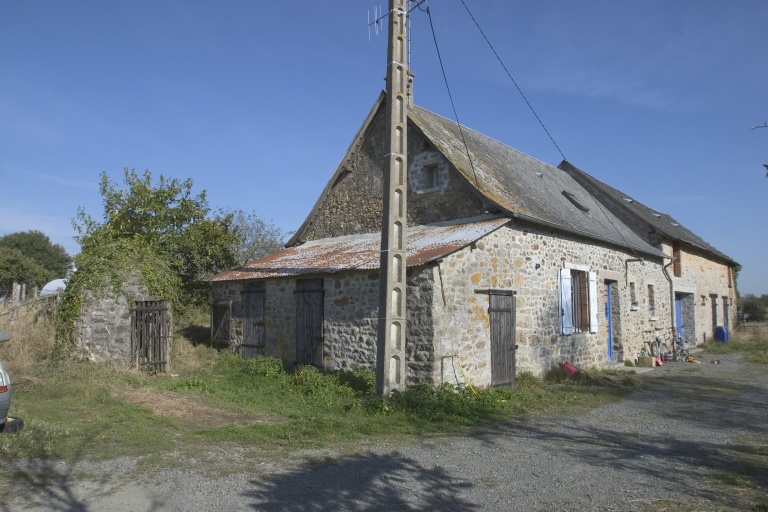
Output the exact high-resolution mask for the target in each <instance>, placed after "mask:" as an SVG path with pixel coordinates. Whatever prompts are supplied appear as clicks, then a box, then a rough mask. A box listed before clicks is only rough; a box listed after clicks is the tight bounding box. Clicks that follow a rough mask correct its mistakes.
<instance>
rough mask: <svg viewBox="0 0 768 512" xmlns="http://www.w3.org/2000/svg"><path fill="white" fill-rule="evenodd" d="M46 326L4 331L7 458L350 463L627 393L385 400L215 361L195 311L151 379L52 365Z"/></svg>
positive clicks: (254, 362) (588, 382)
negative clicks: (335, 459)
mask: <svg viewBox="0 0 768 512" xmlns="http://www.w3.org/2000/svg"><path fill="white" fill-rule="evenodd" d="M50 314H53V313H52V312H48V313H46V312H44V311H42V310H40V311H37V312H34V313H31V314H30V315H29V318H27V320H26V321H25V322H21V323H19V322H18V321H17V323H16V324H15V325H11V326H5V328H10V329H11V330H12V331H13V333H14V338H13V340H12V341H11V342H9V343H6V344H4V346H3V347H2V348H0V350H2V352H0V357H2V358H3V360H4V362H5V363H7V364H6V366H7V369H8V370H9V373H10V374H11V378H12V382H13V384H14V391H13V392H14V395H13V403H12V407H11V413H12V414H13V415H15V416H19V417H21V418H23V419H24V422H25V428H24V430H23V431H22V432H21V433H19V434H16V435H12V436H0V456H2V457H3V458H21V457H39V458H62V459H70V460H76V459H87V460H98V459H108V458H114V457H119V456H140V457H144V458H145V460H146V461H147V463H148V464H151V465H167V464H170V465H175V464H179V462H178V461H179V459H185V460H186V459H189V460H192V461H194V460H197V459H199V458H200V457H203V456H204V455H203V454H205V453H216V452H218V451H221V450H222V449H227V450H234V451H235V452H237V453H242V454H244V457H245V458H246V459H247V457H248V454H249V453H254V454H255V453H258V454H259V455H260V456H263V455H264V454H274V455H275V456H278V455H280V454H285V453H286V451H296V450H302V449H305V448H306V449H313V450H317V449H333V450H340V451H344V450H350V451H354V450H356V449H359V445H360V444H361V443H363V442H379V441H388V440H398V441H400V440H405V439H412V438H413V437H414V436H419V435H439V434H452V433H465V432H467V431H468V430H469V429H473V428H479V427H483V426H487V425H489V424H491V423H494V422H498V421H503V420H505V419H507V418H509V417H512V416H520V415H524V414H533V413H538V412H541V411H555V410H556V411H558V412H569V411H575V412H581V411H582V410H584V408H586V407H591V406H596V405H600V404H602V403H605V402H607V401H610V400H616V399H618V398H619V397H621V396H622V394H623V393H624V391H625V390H626V389H629V387H630V386H631V385H630V384H629V382H630V380H629V376H628V375H626V374H624V372H622V373H623V375H621V376H619V375H611V374H608V373H605V372H590V374H589V375H586V374H583V375H579V376H577V378H570V379H568V378H565V377H563V376H562V375H560V376H549V378H548V379H540V378H536V377H534V376H533V375H531V374H530V373H525V372H524V373H521V374H520V375H518V377H517V389H515V390H511V389H509V388H489V389H475V388H468V387H467V388H464V387H459V388H455V387H453V386H450V385H443V386H437V387H435V386H430V385H415V386H411V387H409V388H407V389H406V390H404V391H402V392H397V393H394V394H393V395H392V396H391V397H389V398H386V399H384V398H381V397H379V396H377V395H376V394H375V391H374V376H373V375H372V374H371V373H370V372H367V371H363V370H360V371H345V372H342V371H326V370H321V369H317V368H314V367H311V366H298V367H293V366H292V365H289V364H286V363H284V362H283V361H280V360H278V359H273V358H258V359H250V360H244V359H242V358H240V357H238V356H236V355H234V354H232V353H230V352H227V351H219V350H216V349H214V348H212V347H210V346H209V345H207V344H206V340H207V337H208V329H207V328H206V327H205V322H207V321H208V315H207V313H206V312H202V311H200V312H195V311H190V312H186V313H185V315H184V317H181V318H176V319H174V324H175V333H176V334H175V336H174V340H173V345H172V353H171V361H172V371H173V372H174V373H173V374H172V375H158V376H150V375H147V374H145V373H142V372H138V371H132V370H125V369H120V368H116V367H111V366H109V365H104V364H93V363H88V362H83V361H62V360H56V359H54V358H51V357H49V355H50V354H51V353H52V352H53V349H54V343H53V335H54V332H53V328H52V325H53V322H52V321H47V320H46V317H45V316H44V315H50ZM0 320H2V318H0ZM28 346H32V347H33V349H32V350H31V355H29V352H30V351H26V348H27V347H28ZM225 447H226V448H225ZM179 455H181V456H183V457H180V456H179ZM235 458H237V457H235Z"/></svg>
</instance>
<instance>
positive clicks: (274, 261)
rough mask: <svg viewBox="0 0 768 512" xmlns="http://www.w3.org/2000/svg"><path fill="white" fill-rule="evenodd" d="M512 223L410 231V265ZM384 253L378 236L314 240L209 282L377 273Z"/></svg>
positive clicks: (498, 220) (490, 220) (498, 221)
mask: <svg viewBox="0 0 768 512" xmlns="http://www.w3.org/2000/svg"><path fill="white" fill-rule="evenodd" d="M507 222H509V218H506V217H494V218H484V219H483V220H479V221H475V222H465V223H452V224H440V225H429V226H413V227H409V228H408V240H407V265H408V266H409V267H412V266H418V265H423V264H425V263H428V262H430V261H434V260H436V259H439V258H442V257H444V256H447V255H448V254H451V253H453V252H455V251H457V250H459V249H461V248H462V247H466V246H467V245H469V244H471V243H472V242H475V241H477V240H478V239H480V238H482V237H484V236H485V235H487V234H488V233H490V232H492V231H494V230H496V229H498V228H500V227H501V226H503V225H504V224H506V223H507ZM380 251H381V235H380V234H379V233H367V234H363V235H352V236H343V237H338V238H325V239H322V240H313V241H310V242H307V243H305V244H302V245H299V246H295V247H289V248H288V249H283V250H282V251H278V252H276V253H273V254H270V255H269V256H266V257H264V258H261V259H259V260H255V261H252V262H250V263H246V264H245V265H243V266H242V267H240V268H237V269H234V270H228V271H226V272H222V273H220V274H217V275H215V276H213V277H211V278H209V281H212V282H221V281H240V280H245V279H266V278H270V277H286V276H296V275H303V274H327V273H333V272H341V271H343V270H366V269H367V270H372V269H377V268H379V256H380Z"/></svg>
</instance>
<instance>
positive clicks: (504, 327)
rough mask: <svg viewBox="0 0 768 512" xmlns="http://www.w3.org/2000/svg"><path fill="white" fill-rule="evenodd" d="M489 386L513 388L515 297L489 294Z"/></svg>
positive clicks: (506, 294)
mask: <svg viewBox="0 0 768 512" xmlns="http://www.w3.org/2000/svg"><path fill="white" fill-rule="evenodd" d="M488 314H489V317H490V323H491V385H493V386H502V385H508V386H510V387H512V388H514V387H515V350H516V349H517V346H516V345H515V296H514V294H513V293H509V292H508V293H491V295H490V307H489V308H488Z"/></svg>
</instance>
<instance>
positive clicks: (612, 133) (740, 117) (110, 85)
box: [0, 0, 768, 294]
mask: <svg viewBox="0 0 768 512" xmlns="http://www.w3.org/2000/svg"><path fill="white" fill-rule="evenodd" d="M465 2H466V4H467V6H468V7H469V8H470V9H471V10H472V12H473V14H474V15H475V18H476V19H477V21H478V22H479V24H480V25H481V27H482V28H483V30H484V31H485V33H486V35H487V36H488V38H489V39H490V41H491V42H492V43H493V44H494V46H495V48H496V50H497V52H498V53H499V55H500V56H501V57H502V59H503V60H504V62H505V64H506V65H507V68H508V69H509V70H510V72H511V73H512V76H513V77H514V78H515V80H516V81H517V82H518V84H519V85H520V87H521V88H522V89H523V91H524V92H525V93H526V95H527V96H528V99H529V100H530V102H531V103H532V104H533V106H534V108H535V109H536V110H537V112H538V114H539V116H540V117H541V118H542V120H543V121H544V123H545V124H546V126H547V128H548V129H549V131H550V132H551V133H552V135H553V137H554V138H555V140H556V141H557V143H558V145H559V146H560V148H561V149H562V150H563V153H564V154H565V156H566V157H567V158H568V160H569V161H571V162H572V163H573V164H575V165H577V166H579V167H581V168H582V169H584V170H585V171H587V172H589V173H591V174H592V175H594V176H595V177H597V178H599V179H601V180H603V181H605V182H606V183H608V184H610V185H612V186H614V187H617V188H619V189H621V190H623V191H624V192H626V193H628V194H630V195H633V196H634V197H635V198H636V199H638V200H640V201H642V202H644V203H646V204H647V205H649V206H651V207H654V208H656V209H659V210H661V211H665V212H667V213H670V214H671V215H673V216H674V217H676V218H677V219H678V220H679V221H681V222H682V223H683V224H684V225H686V226H687V227H689V228H690V229H692V230H693V231H694V232H696V233H698V234H699V235H700V236H701V237H702V238H704V239H705V240H707V241H708V242H709V243H711V244H713V245H714V246H715V247H717V248H718V249H720V250H721V251H723V252H725V253H726V254H728V255H729V256H731V257H732V258H734V259H735V260H737V261H739V262H740V263H741V264H742V265H743V266H744V269H743V271H742V273H741V276H740V281H739V285H740V291H741V292H742V293H756V294H763V293H768V265H766V257H765V254H766V253H767V252H768V236H766V234H767V231H768V230H767V229H766V221H768V179H766V178H765V170H764V169H763V166H762V164H763V163H768V128H763V129H756V130H751V127H752V126H755V125H762V124H763V123H765V122H766V121H768V58H767V57H766V52H767V51H768V2H766V1H765V0H732V1H727V2H726V1H722V0H675V1H669V0H626V1H621V2H616V1H614V0H611V1H584V2H573V1H571V0H551V1H547V2H534V1H527V2H523V1H513V0H482V1H481V0H465ZM426 5H429V6H430V8H431V11H432V18H433V21H434V25H435V31H436V33H437V39H438V44H439V47H440V53H441V55H442V58H443V62H444V64H445V69H446V72H447V75H448V82H449V85H450V86H451V91H452V94H453V98H454V100H455V104H456V108H457V111H458V116H459V120H460V121H461V123H462V124H464V125H466V126H469V127H471V128H473V129H476V130H478V131H480V132H483V133H485V134H486V135H489V136H491V137H493V138H495V139H497V140H500V141H502V142H504V143H505V144H508V145H509V146H512V147H514V148H516V149H518V150H520V151H522V152H524V153H527V154H529V155H531V156H534V157H536V158H538V159H540V160H543V161H545V162H548V163H550V164H552V165H557V164H558V163H559V162H560V160H561V157H560V155H559V153H558V152H557V150H556V149H555V147H554V146H553V145H552V143H551V142H550V140H549V139H548V137H547V135H546V134H545V133H544V131H543V130H542V129H541V127H540V126H539V124H538V122H537V121H536V119H535V118H534V117H533V115H532V114H531V113H530V111H529V110H528V107H527V106H526V105H525V103H524V102H523V100H522V99H521V97H520V96H519V94H518V93H517V91H516V89H515V88H514V85H513V84H512V83H511V82H510V81H509V79H508V78H507V76H506V74H505V73H504V71H503V69H502V68H501V67H500V65H499V64H498V62H497V61H496V59H495V57H494V56H493V54H492V53H491V51H490V50H489V48H488V47H487V46H486V43H485V41H484V40H483V39H482V36H481V35H480V33H479V32H478V31H477V28H476V27H475V25H474V24H473V22H472V20H471V19H470V18H469V16H468V15H467V13H466V11H465V9H464V7H463V6H462V4H461V2H460V1H459V0H440V1H437V0H430V1H428V2H427V4H426ZM380 6H381V7H385V8H386V6H387V0H380V1H376V2H374V1H372V0H327V1H319V0H312V1H309V0H304V1H300V0H297V1H293V2H286V1H278V2H266V1H259V2H256V1H246V0H241V1H237V0H227V1H218V0H217V1H213V0H210V1H192V0H184V1H181V0H153V1H149V0H146V1H145V0H132V1H117V0H116V1H109V2H104V1H98V0H91V1H78V0H69V1H66V2H62V1H59V0H55V1H54V0H46V1H43V0H25V1H23V2H20V1H4V2H0V192H2V195H1V196H0V197H1V199H0V234H5V233H10V232H15V231H26V230H30V229H37V230H40V231H43V232H44V233H46V234H47V235H48V236H49V237H50V238H51V239H52V240H53V241H54V242H56V243H60V244H62V245H63V246H64V247H65V248H66V249H67V250H68V251H69V252H70V253H72V254H75V253H77V252H78V247H77V245H76V244H75V243H74V241H73V240H72V236H73V230H72V228H71V219H72V218H73V217H74V216H75V213H76V210H77V207H78V206H82V207H83V208H85V210H86V211H87V212H89V213H90V214H91V215H92V216H94V217H98V216H100V214H101V212H102V207H101V198H100V196H99V194H98V188H97V184H98V177H99V173H101V172H102V171H106V172H107V173H108V174H109V176H110V177H111V178H112V179H113V180H119V179H120V178H121V177H122V169H123V167H132V168H135V169H136V170H137V171H143V170H145V169H149V170H151V171H152V172H153V173H154V174H155V175H159V174H161V173H162V174H164V175H165V176H167V177H176V178H181V179H186V178H192V179H193V180H194V182H195V190H196V191H201V190H206V191H207V193H208V199H209V202H210V204H211V206H212V207H214V208H218V207H224V208H235V209H237V208H242V209H245V210H254V211H256V212H257V213H258V214H259V215H261V216H262V217H263V218H264V219H265V220H266V221H272V222H273V223H274V224H276V225H278V226H279V227H281V228H283V229H285V230H287V231H291V230H295V229H296V228H298V226H299V225H300V224H301V222H302V221H303V220H304V218H305V216H306V215H307V213H308V212H309V210H310V209H311V207H312V205H313V204H314V202H315V200H316V199H317V197H318V195H319V193H320V192H321V190H322V188H323V186H324V185H325V183H326V181H327V180H328V178H329V177H330V176H331V174H332V173H333V171H334V169H335V167H336V165H337V164H338V162H339V161H340V160H341V158H342V157H343V155H344V152H345V151H346V149H347V147H348V146H349V144H350V142H351V141H352V137H353V136H354V134H355V131H356V130H357V129H358V128H359V126H360V124H361V123H362V121H363V119H364V117H365V115H366V114H367V112H368V110H369V109H370V107H371V105H372V104H373V102H374V100H375V99H376V97H377V95H378V94H379V92H380V90H381V89H382V88H383V87H384V81H383V78H384V75H385V71H386V70H385V65H386V34H385V33H384V32H383V33H381V34H380V35H379V36H378V37H377V36H376V34H375V31H373V30H371V34H370V41H369V29H368V27H367V24H368V16H369V13H370V14H371V15H372V13H373V9H374V7H380ZM412 25H413V34H412V35H413V38H412V61H411V63H412V70H413V72H415V73H416V84H415V100H416V103H417V104H418V105H420V106H422V107H424V108H427V109H429V110H431V111H433V112H436V113H438V114H441V115H443V116H446V117H449V118H453V117H454V115H453V111H452V109H451V106H450V102H449V100H448V95H447V92H446V88H445V84H444V82H443V77H442V74H441V73H440V68H439V64H438V59H437V53H436V51H435V46H434V43H433V41H432V33H431V30H430V26H429V20H428V18H427V16H426V14H424V13H422V12H419V11H415V12H414V15H413V24H412Z"/></svg>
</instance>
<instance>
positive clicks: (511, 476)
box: [0, 354, 768, 511]
mask: <svg viewBox="0 0 768 512" xmlns="http://www.w3.org/2000/svg"><path fill="white" fill-rule="evenodd" d="M699 357H700V358H701V359H702V363H703V364H700V365H694V364H691V363H668V364H667V365H665V366H664V367H661V368H656V369H654V370H652V371H650V372H647V373H643V374H640V375H637V376H636V377H635V378H637V379H638V380H640V381H641V385H640V386H638V390H637V391H636V392H634V393H633V394H632V395H630V396H629V397H628V398H627V399H625V400H623V401H621V402H617V403H611V404H608V405H605V406H602V407H599V408H596V409H592V410H590V411H589V412H587V413H581V414H577V415H574V414H567V415H554V414H549V415H545V416H540V417H537V418H533V419H526V420H520V421H514V422H512V423H509V424H505V425H503V426H500V427H497V428H494V429H492V430H489V431H486V432H484V433H483V434H481V435H477V436H472V437H445V438H437V439H435V438H429V439H423V440H420V441H419V442H417V443H415V444H409V445H399V446H372V447H365V448H364V449H361V452H360V453H359V454H358V455H356V456H335V455H333V454H331V453H325V452H322V453H320V452H313V453H308V454H301V456H300V457H299V458H297V459H291V460H287V461H284V462H282V463H275V462H274V459H265V460H264V461H259V460H255V461H253V463H252V469H250V470H248V471H245V472H242V473H237V474H229V475H226V476H216V475H213V476H212V475H211V474H210V471H208V472H207V473H206V472H200V473H197V472H189V471H187V470H181V469H165V470H161V471H160V472H159V473H156V474H154V475H153V476H152V478H149V477H146V478H142V477H141V476H139V477H136V476H135V475H136V471H137V470H139V471H140V470H141V468H142V466H141V465H140V464H138V461H136V460H134V459H116V460H111V461H107V462H103V463H84V462H78V463H75V464H62V463H53V464H51V463H45V462H36V461H6V462H5V463H4V464H3V465H4V467H5V470H8V469H11V470H14V469H15V470H17V471H19V472H20V473H19V474H21V475H25V477H26V478H27V482H26V485H24V486H23V487H22V486H20V487H19V496H18V501H17V502H16V503H15V504H14V505H13V506H12V507H9V506H8V505H7V504H6V505H2V504H0V510H30V509H31V510H88V511H100V510H104V511H107V510H109V511H114V510H131V511H133V510H135V511H151V510H167V511H187V510H264V511H321V510H334V511H335V510H349V511H374V510H375V511H381V510H419V511H423V510H430V511H443V510H461V511H465V510H466V511H472V510H498V511H508V510H521V511H536V510H543V511H559V510H578V511H581V510H644V511H645V510H691V511H693V510H754V511H761V510H768V494H766V491H765V489H766V488H768V407H767V406H768V393H767V392H768V367H766V366H760V365H751V364H747V363H745V362H744V361H743V359H742V357H741V356H739V355H721V356H708V355H706V354H700V355H699ZM715 358H717V359H718V360H719V361H720V364H710V363H709V361H710V359H715ZM222 456H224V455H222ZM226 456H228V457H233V458H236V457H238V453H237V452H236V451H235V452H233V453H229V454H227V455H226Z"/></svg>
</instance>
